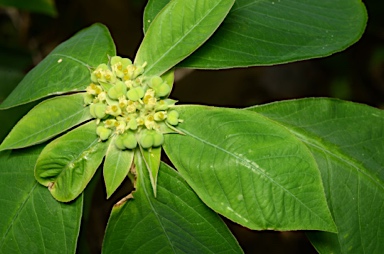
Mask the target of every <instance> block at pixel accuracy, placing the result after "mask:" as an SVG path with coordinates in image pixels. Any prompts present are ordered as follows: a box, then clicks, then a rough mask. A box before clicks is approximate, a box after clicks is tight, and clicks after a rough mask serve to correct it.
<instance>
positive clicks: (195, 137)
mask: <svg viewBox="0 0 384 254" xmlns="http://www.w3.org/2000/svg"><path fill="white" fill-rule="evenodd" d="M178 129H179V130H181V131H182V132H183V133H185V134H187V135H189V136H190V137H192V138H194V139H196V140H198V141H200V142H202V143H204V144H206V145H208V146H211V147H213V148H215V149H218V150H220V151H222V152H224V153H226V154H228V155H229V156H233V157H234V158H236V159H238V160H240V161H243V162H244V164H248V165H249V167H250V168H255V167H254V165H252V164H249V163H248V162H247V161H245V160H243V158H242V157H240V156H237V155H235V154H233V153H230V152H229V151H227V150H225V149H223V148H221V147H219V146H217V145H215V144H212V143H210V142H208V141H206V140H204V139H201V138H200V137H198V136H195V135H193V134H192V133H190V132H188V131H187V130H185V129H183V128H180V127H179V128H178ZM257 166H258V165H257ZM255 170H257V171H258V172H259V173H260V174H261V175H263V176H264V177H265V178H266V179H268V180H269V182H270V183H272V184H274V185H276V186H277V187H279V188H281V189H282V190H283V191H284V192H285V193H287V194H288V195H289V196H291V197H293V199H294V200H296V201H297V202H298V203H300V204H301V205H302V206H303V207H305V208H306V209H307V210H308V211H310V212H311V213H312V214H314V215H315V216H316V217H317V218H319V219H320V220H321V221H323V222H324V224H325V225H328V226H330V224H329V222H328V221H326V220H325V219H324V218H322V217H320V216H319V215H318V213H317V212H316V211H313V210H312V209H310V208H309V207H308V206H307V205H306V204H304V203H303V202H302V201H301V200H300V199H298V198H297V197H296V196H295V195H294V194H292V193H291V192H290V191H288V190H287V189H286V188H284V187H283V186H281V185H280V184H279V183H277V182H276V181H274V180H273V179H272V178H271V177H270V176H269V175H267V174H266V173H264V172H263V171H262V170H260V166H258V167H256V168H255ZM319 177H320V176H319Z"/></svg>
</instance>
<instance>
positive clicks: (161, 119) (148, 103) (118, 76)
mask: <svg viewBox="0 0 384 254" xmlns="http://www.w3.org/2000/svg"><path fill="white" fill-rule="evenodd" d="M145 66H146V63H144V64H143V65H141V66H137V65H135V64H132V62H131V60H130V59H128V58H121V57H119V56H114V57H112V58H111V59H110V61H109V64H100V65H99V66H98V67H97V68H96V69H95V70H94V71H93V72H92V73H91V80H92V83H91V84H90V85H89V86H88V87H87V88H86V91H87V93H86V94H85V96H84V102H85V104H86V105H89V108H90V113H91V115H92V116H93V117H94V118H96V119H97V125H98V126H97V129H96V133H97V135H98V136H99V137H100V140H101V141H105V140H107V139H109V138H110V137H111V136H115V135H117V136H116V138H115V145H116V147H118V148H119V149H121V150H124V149H134V148H136V147H137V145H140V146H141V147H142V148H145V149H148V148H151V147H158V146H161V145H162V144H163V142H164V134H165V133H169V132H170V130H175V126H176V125H178V124H179V122H181V120H180V119H179V114H178V112H177V111H176V110H175V109H173V108H174V105H175V103H176V101H175V100H171V99H167V97H168V95H169V93H170V91H171V86H170V85H169V84H168V83H167V82H166V81H165V80H163V79H162V78H161V77H159V76H152V77H146V76H144V75H142V74H143V73H144V68H145Z"/></svg>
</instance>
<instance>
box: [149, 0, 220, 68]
mask: <svg viewBox="0 0 384 254" xmlns="http://www.w3.org/2000/svg"><path fill="white" fill-rule="evenodd" d="M221 2H222V1H219V2H217V4H216V5H215V6H213V7H212V8H211V9H210V10H209V11H208V12H207V13H206V15H203V16H202V18H200V20H198V22H197V23H195V25H193V26H192V27H191V28H190V29H189V30H187V32H186V33H184V34H183V36H181V37H180V38H179V39H178V40H177V41H176V42H175V43H173V45H172V46H171V47H170V48H169V49H168V50H167V51H166V52H164V54H163V55H162V56H161V57H159V58H157V60H156V61H155V62H154V63H152V64H151V66H149V67H148V68H146V70H145V73H150V70H152V69H153V68H154V66H156V64H157V63H158V62H159V61H161V60H162V59H163V58H165V57H166V56H167V55H168V53H169V52H170V51H171V50H172V49H174V48H175V47H176V46H178V45H179V44H180V43H181V42H182V41H183V40H184V39H185V38H186V37H187V36H188V35H189V34H190V33H192V31H193V30H194V29H195V28H196V27H197V26H198V25H199V24H200V23H202V22H203V21H204V20H205V19H206V18H207V17H208V16H209V14H210V13H211V12H213V10H215V9H216V7H217V6H218V5H220V3H221ZM223 19H224V18H223ZM219 25H220V23H219V24H218V25H217V27H218V26H219ZM148 32H150V31H148ZM148 32H147V34H148ZM213 32H214V31H212V33H213ZM208 38H209V36H208V37H207V38H206V39H205V40H203V41H202V42H201V44H202V43H203V42H204V41H206V40H208ZM201 44H200V45H201ZM200 45H197V46H196V48H198V47H199V46H200ZM190 54H192V52H190V53H189V54H188V55H190ZM170 68H171V67H169V68H168V69H170ZM165 71H166V70H165ZM165 71H163V73H164V72H165Z"/></svg>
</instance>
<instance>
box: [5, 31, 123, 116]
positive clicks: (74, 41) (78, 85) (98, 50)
mask: <svg viewBox="0 0 384 254" xmlns="http://www.w3.org/2000/svg"><path fill="white" fill-rule="evenodd" d="M115 54H116V50H115V45H114V43H113V40H112V38H111V35H110V34H109V31H108V29H107V28H106V27H105V26H103V25H101V24H95V25H93V26H91V27H89V28H86V29H84V30H82V31H80V32H79V33H77V34H76V35H74V36H73V37H72V38H70V39H69V40H67V41H65V42H63V43H62V44H60V45H59V46H57V47H56V48H55V49H54V50H53V51H52V52H51V53H50V54H49V55H48V56H47V57H46V58H45V59H44V60H43V61H42V62H41V63H39V64H38V65H37V66H36V67H35V68H33V69H32V70H31V71H30V72H29V73H28V74H27V75H26V76H25V77H24V79H23V80H22V81H21V82H20V84H19V85H18V86H17V87H16V88H15V89H14V90H13V91H12V93H11V94H10V95H9V96H8V98H7V99H6V100H5V101H4V102H3V103H2V104H1V105H0V109H6V108H10V107H14V106H17V105H21V104H25V103H28V102H31V101H35V100H37V99H40V98H43V97H47V96H49V95H55V94H62V93H66V92H71V91H82V90H85V88H86V87H87V86H88V85H89V83H90V82H91V81H90V70H89V68H90V67H96V66H97V65H99V64H100V63H105V62H107V61H108V55H109V56H114V55H115Z"/></svg>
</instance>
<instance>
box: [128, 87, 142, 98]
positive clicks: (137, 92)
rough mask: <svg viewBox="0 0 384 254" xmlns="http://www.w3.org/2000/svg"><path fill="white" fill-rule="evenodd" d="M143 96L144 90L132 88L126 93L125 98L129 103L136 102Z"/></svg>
mask: <svg viewBox="0 0 384 254" xmlns="http://www.w3.org/2000/svg"><path fill="white" fill-rule="evenodd" d="M143 96H144V89H143V88H142V87H140V86H138V87H133V88H131V89H129V91H128V92H127V97H128V99H129V100H131V101H138V100H140V99H141V98H143Z"/></svg>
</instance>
